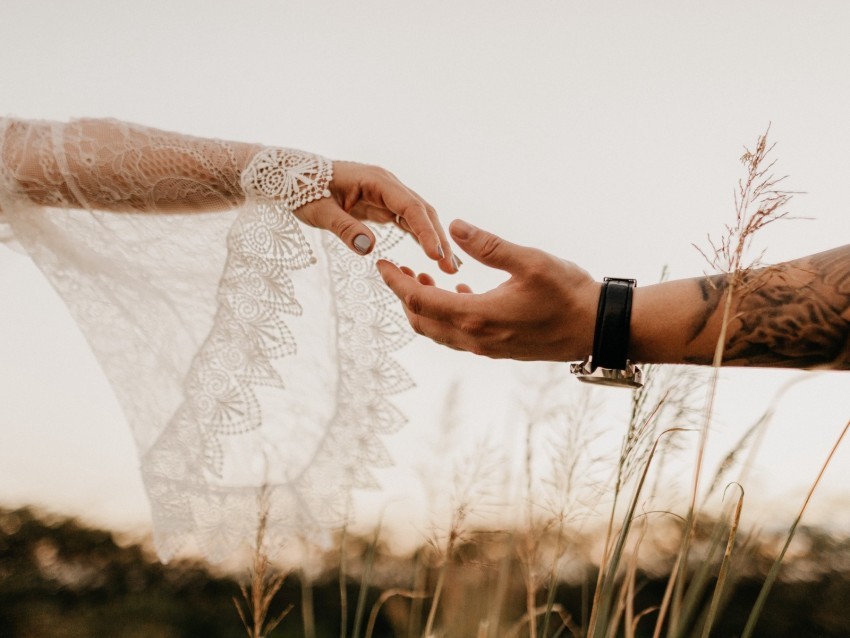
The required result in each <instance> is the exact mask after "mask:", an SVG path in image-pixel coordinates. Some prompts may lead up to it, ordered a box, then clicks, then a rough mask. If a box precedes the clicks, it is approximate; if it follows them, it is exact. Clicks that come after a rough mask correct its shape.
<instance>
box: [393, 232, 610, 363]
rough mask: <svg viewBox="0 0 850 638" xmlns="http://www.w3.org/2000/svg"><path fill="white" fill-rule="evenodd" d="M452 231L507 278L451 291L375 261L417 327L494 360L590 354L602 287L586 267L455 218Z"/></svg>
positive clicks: (465, 247) (559, 358)
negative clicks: (482, 287) (478, 290)
mask: <svg viewBox="0 0 850 638" xmlns="http://www.w3.org/2000/svg"><path fill="white" fill-rule="evenodd" d="M450 230H451V234H452V237H453V238H454V240H455V241H456V242H457V244H458V246H460V247H461V248H463V250H464V251H465V252H466V253H468V254H469V255H470V256H472V257H474V258H475V259H477V260H478V261H480V262H481V263H483V264H485V265H487V266H491V267H493V268H498V269H500V270H505V271H507V272H509V273H510V274H511V278H510V279H509V280H508V281H506V282H505V283H503V284H501V285H500V286H498V287H496V288H494V289H493V290H490V291H488V292H485V293H483V294H472V291H471V290H470V289H469V287H468V286H465V285H463V284H461V285H460V286H458V287H457V291H458V292H457V293H452V292H448V291H446V290H440V289H439V288H436V287H435V286H434V280H433V279H431V277H429V276H428V275H419V277H418V278H417V277H414V274H413V271H411V270H410V269H409V268H402V269H399V268H397V267H395V266H394V265H393V264H391V263H389V262H387V261H380V262H378V268H379V269H380V271H381V276H382V277H383V278H384V281H385V282H386V283H387V285H388V286H389V287H390V288H391V289H392V290H393V292H395V294H396V295H397V296H398V298H399V299H401V301H402V304H403V306H404V311H405V314H406V315H407V318H408V320H409V321H410V325H411V326H412V327H413V329H414V330H415V331H416V332H418V333H419V334H422V335H425V336H426V337H429V338H431V339H433V340H434V341H436V342H437V343H440V344H443V345H446V346H449V347H451V348H455V349H458V350H468V351H469V352H473V353H475V354H481V355H485V356H488V357H493V358H510V359H521V360H546V361H576V360H579V359H583V358H585V357H586V356H587V355H588V354H590V352H591V349H592V347H593V329H594V324H595V321H596V308H597V303H598V299H599V290H600V285H599V284H598V283H597V282H595V281H594V280H593V278H592V277H591V276H590V275H589V274H588V273H587V272H585V271H584V270H582V269H581V268H579V267H578V266H576V265H575V264H572V263H570V262H568V261H564V260H562V259H558V258H557V257H555V256H553V255H550V254H548V253H546V252H543V251H541V250H536V249H534V248H526V247H524V246H517V245H516V244H511V243H510V242H507V241H505V240H503V239H501V238H499V237H497V236H496V235H493V234H491V233H488V232H486V231H484V230H481V229H479V228H475V227H474V226H472V225H470V224H467V223H465V222H462V221H459V220H458V221H454V222H452V225H451V228H450Z"/></svg>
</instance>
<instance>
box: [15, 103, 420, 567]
mask: <svg viewBox="0 0 850 638" xmlns="http://www.w3.org/2000/svg"><path fill="white" fill-rule="evenodd" d="M331 179H332V164H331V163H330V162H329V161H327V160H324V159H323V158H320V157H318V156H315V155H310V154H307V153H303V152H300V151H293V150H288V149H275V148H264V147H260V146H255V145H245V144H237V143H228V142H221V141H213V140H204V139H198V138H191V137H187V136H182V135H176V134H173V133H167V132H163V131H158V130H154V129H150V128H145V127H141V126H137V125H131V124H127V123H123V122H117V121H113V120H78V121H73V122H70V123H67V124H60V123H50V122H32V121H22V120H13V119H3V118H0V237H3V238H4V241H5V242H6V243H7V244H8V245H10V246H13V247H18V248H22V249H23V250H25V251H26V252H27V253H28V254H29V255H30V256H31V258H32V259H33V260H34V261H35V263H36V264H37V265H38V266H39V268H40V269H41V271H42V272H43V273H44V275H45V276H46V277H47V278H48V280H49V281H50V282H51V284H52V285H53V287H54V288H55V289H56V291H57V292H58V293H59V295H60V296H61V297H62V298H63V300H64V301H65V303H66V304H67V307H68V309H69V311H70V313H71V315H72V316H73V318H74V320H75V321H76V322H77V324H78V325H79V327H80V329H81V330H82V332H83V334H84V335H85V337H86V339H87V341H88V343H89V344H90V346H91V348H92V350H93V351H94V353H95V355H96V357H97V359H98V361H99V363H100V365H101V367H102V369H103V372H104V373H105V375H106V376H107V378H108V379H109V381H110V382H111V385H112V387H113V389H114V391H115V393H116V395H117V398H118V400H119V402H120V405H121V406H122V408H123V411H124V414H125V415H126V417H127V421H128V422H129V424H130V427H131V428H132V431H133V434H134V438H135V441H136V444H137V447H138V452H139V458H140V463H141V471H142V475H143V478H144V483H145V486H146V489H147V492H148V496H149V498H150V502H151V508H152V515H153V523H154V536H155V542H156V547H157V551H158V552H159V555H160V557H161V558H162V559H163V560H168V559H169V558H171V557H172V556H173V555H174V554H175V553H176V552H177V551H179V550H180V549H181V548H182V547H184V546H186V545H187V544H189V545H190V546H193V547H196V548H197V549H200V551H202V552H203V553H204V554H205V555H206V556H207V557H209V558H211V559H213V560H221V559H223V558H225V557H227V556H229V555H230V554H231V553H232V552H233V551H234V550H236V549H237V548H239V547H240V546H241V545H242V544H243V543H244V542H248V541H253V537H254V533H255V531H256V526H257V522H258V516H259V508H260V505H259V503H260V499H259V497H260V495H261V494H262V495H263V499H264V500H263V503H265V505H263V507H265V508H267V511H266V516H267V520H268V527H267V542H269V543H270V544H272V545H279V544H282V543H284V542H285V541H286V540H287V538H289V537H290V536H291V535H293V534H299V535H305V536H307V537H311V538H314V539H316V540H321V539H322V537H323V535H326V534H327V531H328V530H330V529H332V528H333V527H336V526H338V525H340V524H341V523H342V522H343V521H344V519H345V516H346V515H347V512H348V510H349V501H350V496H351V489H352V488H356V487H370V486H373V485H374V480H373V478H372V477H371V475H370V468H374V467H379V466H383V465H386V464H387V463H388V458H387V454H386V451H385V449H384V447H383V445H382V444H381V442H380V440H379V437H380V435H382V434H386V433H389V432H392V431H394V430H396V429H397V428H399V427H400V426H401V425H402V424H403V423H404V417H403V415H402V414H401V413H400V412H399V410H398V409H397V408H395V407H394V405H393V404H392V403H391V402H390V400H389V397H390V395H392V394H394V393H396V392H400V391H403V390H405V389H407V388H409V387H410V386H411V381H410V379H409V377H408V375H407V374H406V373H405V371H404V370H403V369H401V367H400V366H399V365H398V364H397V363H396V362H395V361H394V360H393V359H392V357H391V353H392V352H393V351H394V350H396V349H397V348H399V347H401V346H402V345H403V344H404V343H405V342H406V341H407V340H408V339H409V338H410V333H409V331H408V330H407V329H406V323H405V322H404V321H402V319H401V317H400V316H399V315H398V314H397V313H396V312H395V310H394V309H393V308H394V304H393V303H392V297H391V293H389V291H388V290H387V289H386V288H385V287H384V286H383V285H382V283H381V282H380V280H379V278H378V277H377V274H376V270H375V268H374V262H375V261H376V259H378V258H379V257H381V251H385V250H386V249H387V248H389V247H391V246H392V245H393V244H394V243H395V242H396V241H397V235H396V234H395V231H394V230H392V229H389V228H388V227H387V226H375V227H374V228H373V231H374V232H375V234H376V237H377V240H378V241H377V244H376V245H377V247H378V248H379V249H380V250H376V251H375V252H373V253H372V254H370V255H368V256H366V257H360V256H358V255H355V254H354V253H352V252H351V251H350V249H348V248H347V247H346V246H344V245H343V244H342V243H341V242H340V241H339V240H338V239H337V238H336V237H334V236H332V235H330V234H329V233H323V232H320V231H317V230H315V229H313V228H310V227H306V226H302V225H301V224H300V223H299V222H298V220H297V219H296V218H295V216H294V215H293V213H292V211H293V210H297V208H298V207H299V206H301V205H302V204H304V203H305V202H307V201H310V200H311V199H316V198H319V197H323V196H326V195H328V193H327V184H328V183H329V181H330V180H331Z"/></svg>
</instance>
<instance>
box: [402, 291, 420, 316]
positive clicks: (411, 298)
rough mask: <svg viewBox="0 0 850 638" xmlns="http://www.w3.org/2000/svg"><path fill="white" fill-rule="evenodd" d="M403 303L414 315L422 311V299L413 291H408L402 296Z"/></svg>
mask: <svg viewBox="0 0 850 638" xmlns="http://www.w3.org/2000/svg"><path fill="white" fill-rule="evenodd" d="M404 305H405V306H407V309H408V310H410V312H412V313H413V314H415V315H418V314H419V313H420V312H422V299H420V297H419V295H418V294H416V293H415V292H409V293H407V294H406V295H405V296H404Z"/></svg>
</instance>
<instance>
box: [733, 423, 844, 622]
mask: <svg viewBox="0 0 850 638" xmlns="http://www.w3.org/2000/svg"><path fill="white" fill-rule="evenodd" d="M848 429H850V421H848V422H847V423H846V424H844V428H843V429H842V430H841V434H839V435H838V439H837V440H836V441H835V444H834V445H833V446H832V449H831V450H830V451H829V454H828V455H827V457H826V460H825V461H824V463H823V465H822V466H821V468H820V471H819V472H818V475H817V477H816V478H815V480H814V483H812V486H811V487H810V488H809V492H808V494H806V500H805V501H803V505H802V507H800V512H799V513H798V514H797V517H796V518H795V519H794V522H793V523H792V525H791V529H790V530H789V531H788V535H787V536H786V538H785V544H784V545H783V546H782V551H780V552H779V556H777V557H776V560H774V561H773V565H771V567H770V571H769V572H768V574H767V578H765V580H764V584H763V585H762V586H761V591H759V595H758V598H757V599H756V602H755V604H754V605H753V608H752V610H751V611H750V616H749V618H747V624H746V625H745V626H744V632H743V633H742V634H741V638H750V636H752V633H753V631H754V630H755V628H756V623H757V622H758V619H759V616H760V615H761V612H762V609H763V608H764V602H765V601H766V600H767V596H768V594H770V590H771V588H772V587H773V583H774V582H775V581H776V577H777V575H778V574H779V568H780V566H781V565H782V559H784V558H785V552H787V551H788V547H789V546H790V545H791V541H792V540H793V539H794V534H795V533H796V531H797V526H798V525H799V524H800V520H801V519H802V518H803V514H804V513H805V512H806V508H807V507H808V506H809V501H811V500H812V495H813V494H814V493H815V489H817V486H818V484H819V483H820V480H821V479H822V478H823V475H824V473H825V472H826V468H827V467H828V466H829V463H830V461H832V457H833V456H835V452H836V450H838V446H839V445H841V441H843V440H844V436H845V435H846V434H847V430H848Z"/></svg>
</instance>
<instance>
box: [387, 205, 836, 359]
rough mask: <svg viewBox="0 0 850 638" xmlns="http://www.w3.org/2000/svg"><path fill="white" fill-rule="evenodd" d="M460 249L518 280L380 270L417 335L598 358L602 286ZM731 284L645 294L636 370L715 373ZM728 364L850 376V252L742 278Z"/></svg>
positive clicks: (496, 351)
mask: <svg viewBox="0 0 850 638" xmlns="http://www.w3.org/2000/svg"><path fill="white" fill-rule="evenodd" d="M450 231H451V234H452V236H453V238H454V239H455V241H456V242H457V244H458V245H459V246H460V247H461V248H462V249H463V250H464V251H465V252H467V253H468V254H469V255H470V256H472V257H473V258H475V259H477V260H478V261H480V262H481V263H483V264H485V265H487V266H491V267H494V268H499V269H502V270H506V271H507V272H508V273H510V275H511V277H510V279H509V280H508V281H506V282H504V283H503V284H502V285H500V286H498V287H496V288H495V289H493V290H490V291H487V292H484V293H482V294H472V293H471V290H470V289H469V287H468V286H464V285H461V286H459V287H458V289H457V290H458V291H457V292H456V293H452V292H449V291H445V290H440V289H438V288H436V287H435V286H434V282H433V279H431V278H430V277H429V276H427V275H419V276H418V277H416V276H415V275H414V273H413V272H412V271H411V270H410V269H407V268H403V269H399V268H396V267H395V266H393V265H392V264H390V263H389V262H379V264H378V266H379V268H380V270H381V274H382V276H383V278H384V280H385V281H386V283H387V284H388V285H389V287H390V288H391V289H392V290H393V291H394V292H395V294H396V295H397V296H398V297H399V299H400V300H401V301H402V305H403V307H404V311H405V313H406V315H407V318H408V320H409V321H410V324H411V326H412V327H413V329H414V330H416V331H417V332H418V333H420V334H423V335H425V336H427V337H429V338H431V339H433V340H434V341H436V342H438V343H441V344H443V345H446V346H449V347H452V348H455V349H459V350H467V351H470V352H473V353H476V354H481V355H485V356H489V357H493V358H512V359H520V360H546V361H576V360H580V359H583V358H584V357H586V356H587V355H588V353H590V351H591V349H592V346H593V328H594V324H595V317H596V305H597V301H598V297H599V291H600V285H601V284H600V283H598V282H596V281H594V280H593V278H592V277H591V276H590V275H589V274H588V273H587V272H585V271H584V270H582V269H581V268H579V267H578V266H576V265H575V264H573V263H570V262H568V261H564V260H562V259H559V258H557V257H554V256H553V255H550V254H548V253H545V252H543V251H540V250H536V249H534V248H527V247H523V246H517V245H515V244H511V243H510V242H507V241H505V240H503V239H501V238H500V237H497V236H496V235H493V234H491V233H488V232H487V231H484V230H481V229H477V228H474V227H472V226H470V225H468V224H466V223H464V222H460V221H455V222H453V223H452V225H451V227H450ZM728 285H729V279H728V278H727V277H725V276H717V277H712V278H706V277H698V278H694V279H681V280H676V281H670V282H664V283H660V284H656V285H653V286H646V287H638V288H636V289H635V292H634V301H633V310H632V320H631V344H630V352H629V358H630V359H631V360H633V361H638V362H643V363H696V364H711V362H712V360H713V357H714V351H715V347H716V344H717V340H718V339H719V336H720V328H721V323H722V316H723V308H724V304H725V296H726V293H727V291H728ZM729 316H730V322H729V327H728V331H727V339H726V344H725V348H724V357H723V364H724V365H730V366H771V367H786V368H829V369H837V370H846V369H850V245H848V246H843V247H841V248H835V249H833V250H830V251H827V252H824V253H819V254H816V255H811V256H808V257H803V258H802V259H798V260H795V261H791V262H787V263H784V264H780V265H778V266H772V267H770V268H765V269H762V270H756V271H752V272H749V273H746V274H744V275H743V276H742V277H741V279H740V281H739V282H738V283H737V284H736V285H735V286H733V297H732V306H731V312H730V315H729Z"/></svg>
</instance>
